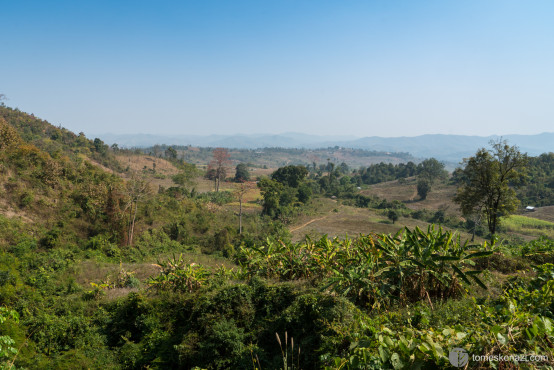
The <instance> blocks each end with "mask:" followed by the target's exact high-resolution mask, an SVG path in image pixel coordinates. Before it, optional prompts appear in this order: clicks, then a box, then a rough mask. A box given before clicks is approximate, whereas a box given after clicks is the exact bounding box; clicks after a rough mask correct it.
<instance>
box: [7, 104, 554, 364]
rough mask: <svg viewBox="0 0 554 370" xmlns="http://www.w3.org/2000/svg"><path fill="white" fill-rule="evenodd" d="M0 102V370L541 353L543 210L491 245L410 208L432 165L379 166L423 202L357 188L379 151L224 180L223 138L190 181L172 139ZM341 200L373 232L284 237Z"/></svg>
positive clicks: (544, 334)
mask: <svg viewBox="0 0 554 370" xmlns="http://www.w3.org/2000/svg"><path fill="white" fill-rule="evenodd" d="M0 113H1V115H0V194H1V197H2V198H1V201H0V212H1V214H0V367H1V368H29V369H34V368H39V369H43V368H46V369H48V368H71V369H73V368H108V369H141V368H152V369H154V368H158V369H166V368H186V369H189V368H195V367H197V368H204V369H283V368H294V369H323V368H328V369H338V368H341V369H381V368H417V367H421V368H436V367H445V366H448V364H449V362H448V353H449V351H450V350H451V349H452V348H453V347H461V348H465V349H466V350H467V351H468V352H469V353H471V354H496V355H506V354H516V353H526V354H531V353H535V354H540V355H548V356H550V358H549V360H548V361H547V362H542V363H538V364H537V365H536V366H552V365H553V361H554V358H553V357H552V356H553V355H554V353H553V349H552V348H553V347H552V343H553V342H554V330H553V326H552V320H554V295H553V288H554V285H553V281H554V279H553V278H554V265H553V264H552V263H554V241H553V240H552V239H551V237H552V230H553V228H552V226H553V225H554V224H552V223H550V222H545V221H544V222H543V221H540V220H536V219H531V218H527V217H523V216H511V217H507V218H506V219H505V220H504V223H503V225H502V226H501V228H500V229H499V235H500V236H506V235H509V233H512V234H511V236H512V239H511V240H512V242H511V243H507V242H505V243H502V242H500V241H498V242H497V241H494V242H493V243H492V244H488V243H474V244H473V243H469V242H467V241H465V240H462V237H461V236H460V235H459V234H457V233H456V232H454V231H452V230H446V229H444V228H442V227H438V226H437V227H435V226H434V225H431V223H436V224H442V225H443V226H448V227H451V228H456V229H460V230H462V229H464V228H466V229H470V228H471V225H468V221H467V220H463V219H461V218H460V217H459V215H458V214H456V213H454V212H452V211H450V210H448V209H446V208H444V209H442V208H429V209H427V208H424V207H422V205H427V204H429V202H431V201H432V199H430V198H433V197H437V196H439V195H438V194H443V193H441V191H442V187H445V186H447V185H446V184H445V183H444V182H442V181H441V180H442V177H443V175H441V171H438V172H437V173H438V175H437V176H434V175H432V173H434V172H433V171H432V170H430V169H433V168H435V169H436V168H439V169H440V163H438V162H437V163H438V165H437V163H435V162H433V161H431V160H429V161H427V162H424V163H426V164H422V165H421V167H420V166H416V165H415V164H413V163H412V165H405V166H400V165H398V166H397V167H395V166H394V165H392V168H393V170H392V172H391V173H394V171H400V169H402V171H408V168H409V171H412V172H409V173H410V175H409V177H410V178H409V179H408V178H406V179H405V178H404V177H398V179H403V181H404V182H403V184H404V185H402V186H405V187H406V189H407V190H408V191H407V193H408V194H412V195H413V194H414V193H415V191H416V189H415V181H416V180H414V179H413V176H418V177H421V178H426V179H427V180H429V181H431V182H433V181H434V183H433V184H434V187H433V191H432V192H430V193H429V195H428V198H427V199H426V200H417V201H414V200H413V199H412V198H408V199H405V200H404V199H388V200H387V199H385V197H379V196H377V195H369V194H367V193H362V192H360V189H357V187H358V185H363V186H367V184H368V183H366V182H364V181H365V180H363V176H364V174H365V175H367V174H368V173H373V172H372V171H374V172H375V173H374V174H377V169H382V170H383V171H384V169H385V168H386V169H389V168H391V166H389V165H388V164H387V165H377V166H376V167H374V168H373V169H368V168H367V167H366V169H365V170H364V169H360V170H352V169H351V168H350V167H349V166H348V165H347V164H346V163H340V161H337V163H340V164H339V165H335V164H334V162H333V161H331V160H329V161H327V163H326V164H324V165H319V166H318V165H317V163H316V164H314V163H309V164H308V166H304V165H287V166H284V167H281V168H278V169H275V170H271V169H268V170H267V171H265V172H262V174H261V175H260V176H261V177H260V179H259V182H258V187H256V185H255V183H254V182H247V181H244V180H246V179H245V178H243V177H244V176H246V174H247V173H248V171H249V168H250V167H252V166H250V165H243V166H237V167H236V168H235V169H236V170H237V171H236V173H235V175H236V174H237V173H238V174H239V175H240V176H239V177H240V179H237V181H238V182H236V183H235V182H227V181H226V179H225V176H224V175H223V174H224V171H225V165H226V163H225V162H226V161H227V160H228V157H227V155H226V153H225V152H224V151H220V152H219V153H217V152H216V155H215V156H213V150H210V151H209V156H208V157H207V160H206V161H205V162H204V163H203V164H204V165H205V164H206V163H207V162H208V161H210V159H212V158H213V160H214V162H213V163H212V166H211V169H213V170H215V171H216V173H215V177H214V178H212V179H211V180H209V181H208V180H203V179H202V177H203V176H205V173H204V172H203V171H202V170H199V169H198V168H196V166H194V165H191V164H188V163H185V162H184V160H183V158H182V151H183V150H184V149H183V148H179V147H160V148H158V149H159V150H158V153H155V154H157V155H159V156H163V157H165V158H167V161H166V160H161V159H159V158H158V157H157V156H156V157H153V158H150V157H146V156H144V155H142V154H140V153H134V152H133V151H128V150H122V149H119V148H118V147H117V146H112V147H107V146H105V144H103V142H102V141H101V140H100V139H95V140H88V139H87V138H85V137H84V135H74V134H72V133H70V132H69V131H67V130H64V129H62V128H56V127H54V126H51V125H49V124H48V123H47V122H45V121H42V120H39V119H36V118H35V117H33V116H31V115H27V114H25V113H22V112H19V111H17V110H14V109H10V108H7V107H4V106H2V107H0ZM162 149H163V150H162ZM187 150H188V149H187ZM336 150H338V149H336ZM202 151H203V150H202ZM276 152H278V150H276ZM207 153H208V152H207V151H206V152H205V153H204V154H207ZM283 153H286V152H283ZM228 154H229V153H228ZM250 154H252V153H250ZM218 157H219V159H221V160H220V161H219V162H220V163H218V160H217V158H218ZM122 158H123V160H122ZM328 158H331V157H328ZM135 161H136V162H138V163H140V164H137V163H134V162H135ZM140 161H142V162H140ZM314 162H315V161H314ZM244 163H247V162H246V161H244ZM219 165H221V166H220V167H219ZM123 167H128V168H123ZM218 167H219V171H220V172H219V174H218V173H217V171H218ZM427 167H428V168H427ZM202 168H203V167H202ZM420 168H421V170H419V169H420ZM425 168H427V169H425ZM239 169H240V171H239ZM366 170H367V171H366ZM206 172H207V171H206ZM531 172H533V171H531ZM383 173H384V172H383ZM398 173H400V172H398ZM407 173H408V172H406V174H407ZM430 173H431V175H430ZM263 174H267V175H270V177H265V176H263ZM391 176H392V175H391ZM394 176H395V178H397V177H396V176H397V175H394ZM534 176H536V177H537V178H539V177H541V176H543V175H540V176H539V175H538V174H537V175H534ZM545 176H546V175H545ZM383 178H384V177H383ZM366 179H369V177H367V176H366ZM202 181H204V184H207V185H206V186H207V187H209V188H212V187H214V185H215V187H216V188H219V186H220V185H221V186H223V187H222V188H219V189H218V190H219V191H218V192H216V191H209V192H205V191H202V190H198V189H200V185H201V182H202ZM212 181H213V183H212ZM360 181H361V182H360ZM368 181H373V180H368ZM154 184H155V185H154ZM385 185H386V191H387V192H388V193H391V190H390V189H391V187H390V184H385ZM450 186H451V187H452V185H450ZM366 190H370V189H365V190H362V191H366ZM364 194H365V195H364ZM243 207H244V209H243ZM410 207H419V208H410ZM322 210H324V212H325V213H326V214H323V215H321V214H320V213H318V212H322ZM348 212H351V213H348ZM354 214H356V215H361V216H360V217H362V218H364V219H366V220H367V219H368V218H369V217H372V218H373V219H375V220H377V221H376V222H378V225H381V226H382V227H383V228H385V230H387V232H385V233H371V231H372V230H366V231H364V232H362V233H360V228H359V227H358V228H354V229H353V232H351V234H355V235H357V236H356V237H354V238H349V237H346V236H345V235H344V234H345V233H341V236H340V237H336V238H329V237H327V236H325V235H323V236H321V235H318V237H317V238H315V237H314V238H310V237H305V238H303V239H302V240H301V241H300V242H292V241H291V232H292V231H293V229H298V228H302V227H304V226H305V225H310V224H313V223H315V222H316V221H317V220H324V219H325V217H329V218H330V219H332V221H331V222H337V220H340V219H341V218H344V219H348V218H349V217H353V215H354ZM237 216H238V217H237ZM387 217H388V218H389V219H390V220H391V221H392V222H393V223H394V224H392V223H391V222H390V221H388V220H387ZM298 223H301V224H300V225H298ZM408 223H411V224H412V225H421V226H422V227H415V226H414V227H402V225H404V224H408ZM396 225H398V226H396ZM398 229H400V231H399V232H396V230H398ZM390 230H394V232H389V231H390ZM296 232H298V231H296ZM349 233H350V232H349ZM533 235H536V236H539V235H542V236H541V237H540V238H538V239H536V240H533V241H529V242H523V241H521V240H519V241H518V240H517V239H516V238H517V237H521V236H525V237H529V236H533ZM549 237H550V238H549ZM481 365H482V366H484V367H492V368H501V367H509V366H511V364H506V363H503V364H499V363H494V362H492V363H483V364H481ZM470 366H476V364H471V365H470ZM514 366H515V365H514ZM532 366H534V364H533V365H532Z"/></svg>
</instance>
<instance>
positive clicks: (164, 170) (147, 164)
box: [116, 154, 179, 175]
mask: <svg viewBox="0 0 554 370" xmlns="http://www.w3.org/2000/svg"><path fill="white" fill-rule="evenodd" d="M116 159H117V161H118V162H119V163H120V164H121V167H123V168H126V167H129V169H130V170H131V171H135V172H137V171H138V172H140V171H142V170H144V169H145V168H146V169H148V170H151V169H154V164H156V166H155V170H156V173H159V174H162V175H176V174H177V173H179V170H178V169H177V168H175V166H173V165H172V164H171V162H169V161H166V160H165V159H162V158H157V157H153V156H150V155H141V154H133V155H118V156H116Z"/></svg>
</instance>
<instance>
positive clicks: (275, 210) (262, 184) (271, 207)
mask: <svg viewBox="0 0 554 370" xmlns="http://www.w3.org/2000/svg"><path fill="white" fill-rule="evenodd" d="M258 188H260V192H261V193H262V197H263V199H264V201H263V205H262V214H264V215H269V216H271V217H272V218H277V217H278V216H279V214H280V211H281V210H280V198H281V192H282V191H283V188H284V186H283V184H281V183H280V182H278V181H274V180H271V179H268V178H263V179H261V180H260V181H259V182H258Z"/></svg>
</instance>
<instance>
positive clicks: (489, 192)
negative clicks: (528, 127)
mask: <svg viewBox="0 0 554 370" xmlns="http://www.w3.org/2000/svg"><path fill="white" fill-rule="evenodd" d="M491 146H492V150H487V149H485V148H481V149H479V150H478V151H477V153H476V154H475V156H473V157H470V158H467V159H464V169H463V170H462V172H461V173H459V174H458V175H459V176H460V185H459V187H458V192H457V194H456V196H455V198H454V201H455V202H456V203H458V204H459V205H460V208H461V210H462V213H463V214H464V216H466V217H467V216H470V215H478V216H481V215H483V216H484V217H485V219H486V221H487V225H488V228H489V232H490V233H491V235H494V234H495V233H496V230H497V226H498V224H499V222H500V217H502V216H506V215H509V214H511V213H513V212H514V211H515V210H516V209H517V207H518V205H519V200H518V199H517V197H516V192H515V190H514V188H515V187H517V186H518V185H519V184H521V183H523V181H524V180H525V175H526V163H527V155H526V154H522V153H521V152H520V151H519V149H518V148H517V147H516V146H509V145H508V143H507V142H506V141H498V142H491Z"/></svg>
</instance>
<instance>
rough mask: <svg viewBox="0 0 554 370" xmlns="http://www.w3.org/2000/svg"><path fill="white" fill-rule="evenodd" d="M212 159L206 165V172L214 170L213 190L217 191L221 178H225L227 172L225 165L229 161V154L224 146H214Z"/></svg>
mask: <svg viewBox="0 0 554 370" xmlns="http://www.w3.org/2000/svg"><path fill="white" fill-rule="evenodd" d="M212 154H213V159H212V161H211V162H210V164H209V165H208V172H209V171H210V170H213V171H214V174H213V180H214V187H215V191H219V185H220V184H221V178H222V177H223V178H225V175H226V173H227V166H228V165H229V164H230V163H231V160H230V158H231V156H230V155H229V152H228V151H227V149H225V148H215V149H214V151H213V153H212Z"/></svg>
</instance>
